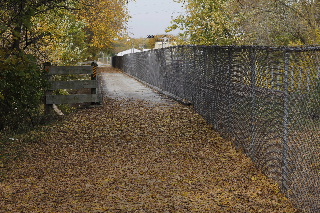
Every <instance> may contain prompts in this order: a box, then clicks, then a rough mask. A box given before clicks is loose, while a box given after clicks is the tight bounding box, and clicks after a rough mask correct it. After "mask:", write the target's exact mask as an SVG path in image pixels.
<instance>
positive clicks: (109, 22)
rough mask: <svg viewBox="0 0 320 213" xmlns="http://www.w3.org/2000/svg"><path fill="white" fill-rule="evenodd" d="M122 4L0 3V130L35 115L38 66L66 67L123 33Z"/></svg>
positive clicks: (92, 0) (107, 0) (72, 0)
mask: <svg viewBox="0 0 320 213" xmlns="http://www.w3.org/2000/svg"><path fill="white" fill-rule="evenodd" d="M126 3H127V1H125V0H117V1H113V0H101V1H97V0H86V1H85V0H80V1H76V0H24V1H21V0H2V1H1V2H0V14H1V16H0V117H1V119H0V130H1V129H3V128H4V127H5V126H8V125H10V126H16V124H17V123H21V122H22V121H28V122H31V123H32V117H33V115H35V114H38V113H39V109H40V108H39V105H40V103H41V100H42V96H43V91H44V90H45V84H46V81H45V77H44V75H43V71H42V69H41V66H40V64H41V62H44V61H45V60H50V61H52V62H55V63H56V64H60V65H61V64H63V65H66V64H68V65H71V64H75V63H76V62H78V61H79V60H84V59H85V58H93V57H94V56H95V54H96V52H97V51H98V50H101V49H104V48H110V47H111V41H112V40H113V39H114V38H116V37H119V36H121V34H122V33H121V31H123V30H125V27H126V21H127V20H128V13H127V10H126Z"/></svg>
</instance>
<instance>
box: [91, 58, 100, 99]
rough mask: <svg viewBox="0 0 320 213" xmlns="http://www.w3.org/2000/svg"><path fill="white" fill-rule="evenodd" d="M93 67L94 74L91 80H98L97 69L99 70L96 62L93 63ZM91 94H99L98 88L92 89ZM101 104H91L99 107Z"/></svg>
mask: <svg viewBox="0 0 320 213" xmlns="http://www.w3.org/2000/svg"><path fill="white" fill-rule="evenodd" d="M91 66H92V71H93V73H92V74H91V80H94V81H95V80H97V69H98V64H97V63H96V62H94V61H93V62H92V63H91ZM91 94H97V88H91ZM99 104H100V103H98V102H91V105H99Z"/></svg>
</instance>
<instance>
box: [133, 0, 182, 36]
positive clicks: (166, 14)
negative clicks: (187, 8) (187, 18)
mask: <svg viewBox="0 0 320 213" xmlns="http://www.w3.org/2000/svg"><path fill="white" fill-rule="evenodd" d="M128 9H129V13H130V15H131V16H132V18H131V19H130V21H129V23H128V27H129V36H131V37H134V38H140V37H143V38H144V37H147V36H148V35H158V34H165V29H166V28H167V27H168V26H170V25H171V24H170V21H171V20H172V18H175V17H177V16H178V15H179V14H181V13H182V12H183V11H184V9H183V8H182V4H179V3H176V2H174V1H173V0H136V1H135V2H130V3H129V5H128ZM177 33H178V31H175V32H172V33H170V34H177Z"/></svg>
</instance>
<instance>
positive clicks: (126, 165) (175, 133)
mask: <svg viewBox="0 0 320 213" xmlns="http://www.w3.org/2000/svg"><path fill="white" fill-rule="evenodd" d="M101 75H102V76H103V80H104V83H103V84H104V86H105V87H104V89H103V91H104V92H105V94H106V95H107V96H108V97H107V98H106V103H105V105H104V106H103V107H99V108H94V109H86V110H81V111H79V112H76V113H72V114H70V115H68V116H66V117H65V118H64V120H63V121H62V122H57V123H55V124H52V125H49V126H45V127H42V128H40V129H38V130H37V131H33V132H31V133H29V134H26V135H20V136H15V141H14V142H12V140H9V139H8V142H7V143H6V146H5V150H4V153H3V154H4V156H7V157H6V158H5V159H6V160H5V165H4V166H1V167H0V174H5V175H3V177H4V179H3V180H2V181H0V213H7V212H32V213H37V212H39V213H40V212H41V213H44V212H56V213H69V212H88V213H102V212H112V213H119V212H120V213H122V212H123V213H126V212H132V213H133V212H139V213H142V212H148V213H149V212H160V213H165V212H168V213H171V212H173V213H174V212H187V213H189V212H201V213H202V212H214V213H216V212H217V213H219V212H225V213H230V212H234V213H249V212H252V213H256V212H275V213H281V212H282V213H291V212H295V209H294V208H293V207H292V204H291V203H290V202H288V200H287V199H286V198H285V197H284V195H283V194H281V193H280V192H279V190H278V187H277V185H276V184H275V183H274V182H273V181H271V180H269V179H268V178H266V177H265V176H264V175H263V174H262V173H261V172H259V171H258V170H257V169H256V168H255V167H254V164H253V163H252V161H251V160H250V159H248V158H247V157H246V156H245V155H244V154H242V153H241V152H238V151H236V150H235V149H234V148H233V146H232V144H231V142H230V141H227V140H225V139H223V138H221V137H220V135H219V134H218V133H217V132H214V131H213V130H212V128H211V126H210V125H208V124H207V123H206V122H205V121H204V119H203V118H202V117H201V116H199V115H198V114H196V113H195V112H194V111H193V110H192V108H190V107H186V106H182V105H180V104H177V103H174V102H172V101H171V100H168V99H166V98H164V97H162V96H160V95H158V94H156V93H154V92H153V91H152V90H150V89H148V88H146V87H144V86H143V85H141V84H139V83H138V82H136V81H134V80H133V79H130V78H128V77H127V76H125V75H123V74H120V73H119V72H116V71H115V70H112V69H110V68H108V69H107V68H106V71H105V72H104V73H101ZM150 103H152V104H150Z"/></svg>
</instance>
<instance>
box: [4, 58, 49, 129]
mask: <svg viewBox="0 0 320 213" xmlns="http://www.w3.org/2000/svg"><path fill="white" fill-rule="evenodd" d="M2 55H4V54H2ZM0 57H1V56H0ZM45 79H46V78H45V76H44V73H43V72H42V69H41V67H40V66H39V65H38V63H37V60H36V58H35V57H33V56H32V55H27V54H23V53H19V54H16V55H10V56H2V57H1V58H0V117H1V119H0V130H3V129H8V128H9V129H14V130H16V129H21V128H24V127H26V126H32V125H33V122H34V118H35V117H37V116H38V115H39V113H40V104H41V103H42V97H43V95H44V89H45V88H46V80H45Z"/></svg>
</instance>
